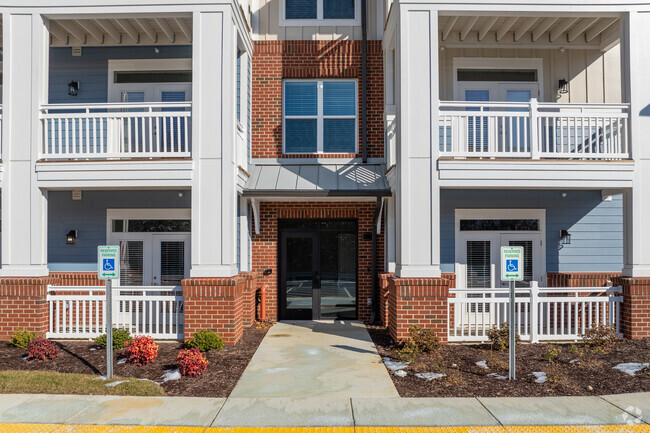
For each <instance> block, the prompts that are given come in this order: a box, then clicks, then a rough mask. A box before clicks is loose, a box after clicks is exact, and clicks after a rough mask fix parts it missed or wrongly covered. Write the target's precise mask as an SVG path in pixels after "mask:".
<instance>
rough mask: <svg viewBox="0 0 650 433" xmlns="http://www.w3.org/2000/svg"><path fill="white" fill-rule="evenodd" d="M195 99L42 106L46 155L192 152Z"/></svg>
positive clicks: (134, 156)
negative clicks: (192, 123)
mask: <svg viewBox="0 0 650 433" xmlns="http://www.w3.org/2000/svg"><path fill="white" fill-rule="evenodd" d="M191 107H192V104H191V102H156V103H119V104H113V103H106V104H104V103H101V104H82V105H77V104H49V105H43V106H41V113H40V118H41V121H42V122H43V143H42V147H41V149H40V155H39V156H40V159H41V160H102V159H103V160H106V159H163V158H189V157H191V119H192V112H191Z"/></svg>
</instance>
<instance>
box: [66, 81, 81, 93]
mask: <svg viewBox="0 0 650 433" xmlns="http://www.w3.org/2000/svg"><path fill="white" fill-rule="evenodd" d="M78 94H79V81H70V82H69V83H68V95H70V96H77V95H78Z"/></svg>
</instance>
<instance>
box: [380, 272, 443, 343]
mask: <svg viewBox="0 0 650 433" xmlns="http://www.w3.org/2000/svg"><path fill="white" fill-rule="evenodd" d="M389 284H390V286H389V307H388V328H389V331H390V335H391V337H393V340H395V341H403V340H405V339H406V338H408V329H409V328H410V327H411V326H413V325H418V326H420V327H422V328H427V329H432V330H434V331H435V333H436V335H437V336H438V338H439V339H440V342H441V343H447V326H448V323H447V308H448V299H449V280H447V279H444V278H390V279H389Z"/></svg>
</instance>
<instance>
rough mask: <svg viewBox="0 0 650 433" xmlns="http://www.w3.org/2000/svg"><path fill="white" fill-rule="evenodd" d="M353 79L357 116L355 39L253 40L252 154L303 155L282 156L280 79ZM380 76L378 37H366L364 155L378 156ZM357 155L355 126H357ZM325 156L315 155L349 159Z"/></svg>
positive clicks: (358, 54) (357, 51)
mask: <svg viewBox="0 0 650 433" xmlns="http://www.w3.org/2000/svg"><path fill="white" fill-rule="evenodd" d="M283 78H356V79H358V80H359V81H358V83H359V85H358V86H357V87H358V90H359V92H358V101H359V107H358V114H359V119H360V118H361V41H257V42H255V52H254V55H253V89H252V92H253V112H252V134H253V135H252V143H253V158H305V157H313V156H314V155H312V154H308V155H298V154H292V155H283V154H282V79H283ZM383 80H384V75H383V56H382V49H381V41H368V105H367V108H368V156H369V157H371V158H381V157H383V154H384V125H383V112H384V87H383V85H384V81H383ZM358 148H359V154H358V155H356V156H358V157H360V156H361V125H360V124H359V146H358ZM352 156H355V155H354V154H326V155H318V157H320V158H323V157H329V158H333V157H337V158H340V157H352Z"/></svg>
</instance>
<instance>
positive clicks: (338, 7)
mask: <svg viewBox="0 0 650 433" xmlns="http://www.w3.org/2000/svg"><path fill="white" fill-rule="evenodd" d="M354 2H355V0H323V18H324V19H326V20H331V19H346V20H347V19H350V20H353V19H354Z"/></svg>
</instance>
